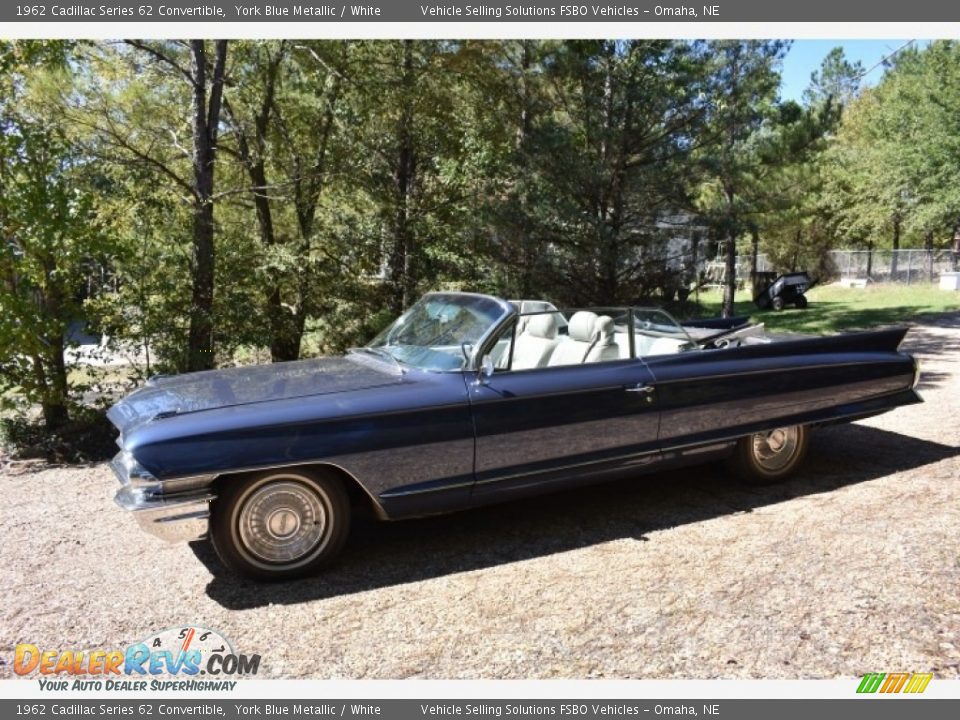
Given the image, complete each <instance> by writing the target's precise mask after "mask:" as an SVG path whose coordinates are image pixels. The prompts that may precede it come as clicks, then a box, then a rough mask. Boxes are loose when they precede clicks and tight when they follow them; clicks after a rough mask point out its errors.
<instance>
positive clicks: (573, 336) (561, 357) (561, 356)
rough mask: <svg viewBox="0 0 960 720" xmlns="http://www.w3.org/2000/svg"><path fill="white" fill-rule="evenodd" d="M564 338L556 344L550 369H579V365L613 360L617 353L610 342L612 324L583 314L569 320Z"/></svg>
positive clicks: (616, 349) (612, 342)
mask: <svg viewBox="0 0 960 720" xmlns="http://www.w3.org/2000/svg"><path fill="white" fill-rule="evenodd" d="M568 332H569V335H567V337H566V338H564V339H562V340H561V341H560V342H559V343H557V347H556V349H554V351H553V354H552V355H551V356H550V361H549V363H548V364H549V365H550V366H551V367H552V366H554V365H579V364H581V363H592V362H600V361H603V360H616V359H617V358H619V357H620V349H619V348H618V347H617V344H616V342H614V339H613V333H614V327H613V320H612V319H611V318H609V317H607V316H606V315H601V316H599V317H598V316H597V315H596V313H592V312H589V311H586V310H581V311H580V312H577V313H574V315H573V317H572V318H570V324H569V325H568Z"/></svg>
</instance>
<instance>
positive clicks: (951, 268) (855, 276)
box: [738, 249, 960, 285]
mask: <svg viewBox="0 0 960 720" xmlns="http://www.w3.org/2000/svg"><path fill="white" fill-rule="evenodd" d="M827 256H828V261H827V266H828V267H829V268H830V270H831V273H830V274H831V275H832V276H833V277H832V279H841V280H869V281H871V282H893V283H905V284H907V285H909V284H911V283H935V282H937V281H938V279H939V277H940V273H942V272H956V271H957V270H960V253H958V252H956V251H954V250H918V249H903V250H831V251H829V252H828V253H827ZM747 261H748V262H749V258H747ZM757 269H758V270H772V269H773V268H772V266H771V265H770V263H769V262H768V261H767V258H766V256H765V255H763V254H761V255H758V256H757ZM738 270H739V268H738Z"/></svg>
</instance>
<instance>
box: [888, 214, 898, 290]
mask: <svg viewBox="0 0 960 720" xmlns="http://www.w3.org/2000/svg"><path fill="white" fill-rule="evenodd" d="M899 249H900V213H897V214H896V215H894V216H893V252H891V253H890V280H891V281H893V282H896V281H897V254H898V253H897V250H899Z"/></svg>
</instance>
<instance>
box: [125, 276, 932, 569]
mask: <svg viewBox="0 0 960 720" xmlns="http://www.w3.org/2000/svg"><path fill="white" fill-rule="evenodd" d="M905 333H906V330H905V329H902V328H900V329H892V330H879V331H873V332H861V333H851V334H844V335H836V336H831V337H799V338H798V337H781V338H777V337H770V336H767V335H766V334H765V332H764V328H763V326H762V325H753V324H750V323H749V322H747V321H746V319H745V318H731V319H718V318H717V319H710V320H704V321H692V322H689V323H683V324H681V323H678V322H677V321H675V320H674V319H673V318H672V317H670V316H669V315H668V314H667V313H665V312H663V311H662V310H657V309H648V308H594V309H591V310H577V311H567V310H563V311H561V310H557V309H556V308H555V307H554V306H553V305H551V304H550V303H548V302H545V301H536V300H515V301H508V300H502V299H498V298H496V297H491V296H487V295H478V294H472V293H459V292H456V293H454V292H449V293H447V292H440V293H429V294H427V295H425V296H424V297H423V298H422V299H420V300H419V301H418V302H417V303H416V304H414V305H413V306H412V307H411V308H410V309H409V310H407V312H405V313H404V314H403V315H402V316H401V317H400V318H398V319H397V320H396V321H395V322H394V323H393V324H392V325H390V326H389V327H388V328H387V329H386V330H384V331H383V332H382V333H380V335H378V336H377V337H376V338H375V339H374V340H373V341H372V342H370V343H369V344H368V345H366V346H364V347H361V348H356V349H354V350H351V351H350V352H349V353H347V354H346V355H345V356H343V357H334V358H319V359H314V360H302V361H297V362H290V363H282V364H275V365H258V366H252V367H238V368H229V369H224V370H213V371H207V372H199V373H191V374H184V375H178V376H168V377H158V378H154V379H152V380H150V381H149V382H148V383H147V384H146V386H145V387H143V388H141V389H139V390H137V391H135V392H134V393H132V394H130V395H129V396H127V397H126V398H124V399H123V400H122V401H120V402H119V403H117V404H116V405H115V406H114V407H113V408H112V409H111V410H110V413H109V417H110V420H111V421H112V422H113V423H114V424H115V425H116V426H117V428H118V429H119V430H120V438H119V440H118V444H119V445H120V447H121V451H120V453H119V454H118V455H117V457H116V458H115V459H114V461H113V463H112V467H113V470H114V472H115V473H116V475H117V476H118V477H119V479H120V482H121V483H122V487H121V488H120V490H119V492H118V493H117V498H116V499H117V503H118V504H119V505H120V506H121V507H123V508H125V509H127V510H130V511H132V513H133V514H134V516H135V517H136V518H137V520H138V521H139V523H140V524H141V525H142V526H143V528H145V529H146V530H147V531H149V532H151V533H153V534H155V535H157V536H159V537H162V538H164V539H166V540H171V541H173V540H193V539H198V538H203V537H206V536H209V538H210V539H211V540H212V542H213V545H214V547H215V549H216V551H217V554H218V555H219V557H220V558H221V559H222V561H223V563H224V564H225V565H226V566H227V567H229V568H231V569H233V570H235V571H237V572H240V573H243V574H245V575H248V576H252V577H255V578H258V579H267V580H269V579H285V578H291V577H297V576H302V575H306V574H309V573H312V572H315V571H316V570H317V569H318V568H320V567H322V566H324V565H326V564H328V563H329V562H330V561H331V560H332V559H333V558H334V557H335V556H336V555H337V553H338V552H339V551H340V550H341V549H342V547H343V545H344V543H345V542H346V540H347V535H348V531H349V527H350V519H351V513H352V510H354V509H356V508H357V506H358V505H368V506H369V507H370V508H372V510H373V512H374V513H375V514H376V516H377V517H379V518H381V519H384V520H398V519H403V518H411V517H418V516H424V515H430V514H434V513H444V512H450V511H454V510H462V509H466V508H471V507H476V506H480V505H485V504H488V503H494V502H500V501H505V500H510V499H513V498H518V497H521V496H526V495H532V494H536V493H543V492H548V491H551V490H555V489H559V488H566V487H571V486H573V485H577V484H582V483H587V482H592V481H598V480H602V479H605V478H611V477H622V476H624V475H627V476H635V475H638V474H640V473H641V472H647V471H651V470H657V469H660V468H664V467H670V466H677V465H684V464H695V463H702V462H705V461H709V460H714V459H718V458H726V459H728V461H729V463H730V466H731V468H732V470H733V471H734V472H735V473H737V474H739V475H741V476H743V477H745V478H747V479H752V480H754V481H760V482H764V481H766V482H770V481H776V480H780V479H782V478H785V477H787V476H788V475H789V474H790V473H791V472H792V471H793V470H794V469H796V467H797V466H798V465H799V464H800V462H801V461H802V459H803V456H804V452H805V450H806V448H807V443H808V439H809V432H810V429H811V428H812V427H815V426H821V425H828V424H831V423H836V422H846V421H850V420H855V419H858V418H864V417H868V416H870V415H876V414H878V413H882V412H886V411H888V410H891V409H893V408H895V407H898V406H900V405H907V404H910V403H915V402H920V398H919V396H918V395H917V394H916V392H915V390H914V388H915V387H916V384H917V379H918V366H917V363H916V362H915V361H914V359H913V358H912V357H911V356H909V355H907V354H904V353H901V352H898V351H897V348H898V346H899V344H900V342H901V340H902V339H903V336H904V334H905Z"/></svg>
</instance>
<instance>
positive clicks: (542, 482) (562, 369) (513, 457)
mask: <svg viewBox="0 0 960 720" xmlns="http://www.w3.org/2000/svg"><path fill="white" fill-rule="evenodd" d="M467 383H468V388H467V389H468V397H469V400H470V407H471V412H472V416H473V422H474V429H475V433H476V458H475V462H474V467H475V478H476V479H475V483H474V487H473V502H474V504H481V503H486V502H492V501H496V500H499V499H506V498H509V497H514V496H519V495H525V494H533V493H536V492H539V491H541V490H546V489H547V487H548V486H550V487H555V486H559V485H565V484H575V483H579V482H583V481H585V480H586V479H588V478H592V477H596V476H597V475H599V474H602V473H610V472H613V471H624V470H629V469H631V468H635V467H640V466H645V465H649V464H651V463H653V462H655V461H656V460H657V459H658V458H659V455H660V453H659V450H658V446H657V432H658V424H659V411H658V409H657V398H656V390H655V388H654V387H653V385H652V383H653V375H652V374H651V373H650V371H649V370H648V369H647V368H646V366H645V365H644V363H643V362H642V361H641V360H632V359H625V360H613V361H607V362H596V363H588V364H581V365H565V366H558V367H545V368H536V369H530V370H518V371H494V372H493V374H492V375H491V376H490V377H489V378H487V379H483V378H482V373H478V374H477V376H476V377H468V378H467Z"/></svg>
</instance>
